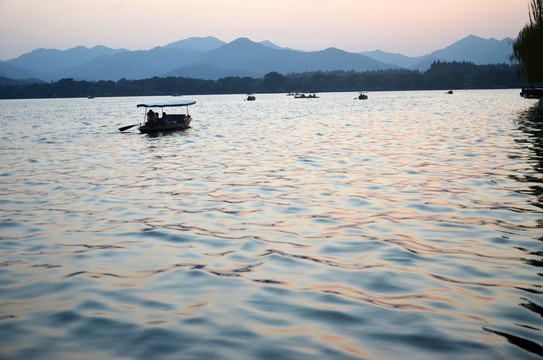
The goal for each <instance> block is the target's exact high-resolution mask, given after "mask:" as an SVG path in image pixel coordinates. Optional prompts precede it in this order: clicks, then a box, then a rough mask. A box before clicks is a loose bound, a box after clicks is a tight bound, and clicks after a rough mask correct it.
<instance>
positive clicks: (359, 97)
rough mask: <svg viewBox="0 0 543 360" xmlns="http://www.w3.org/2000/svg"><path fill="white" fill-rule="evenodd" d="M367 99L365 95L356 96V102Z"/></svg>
mask: <svg viewBox="0 0 543 360" xmlns="http://www.w3.org/2000/svg"><path fill="white" fill-rule="evenodd" d="M367 98H368V95H366V94H360V95H358V100H366V99H367Z"/></svg>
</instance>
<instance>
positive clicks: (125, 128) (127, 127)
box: [119, 124, 138, 131]
mask: <svg viewBox="0 0 543 360" xmlns="http://www.w3.org/2000/svg"><path fill="white" fill-rule="evenodd" d="M136 125H138V124H134V125H128V126H123V127H120V128H119V131H125V130H128V129H130V128H132V127H134V126H136Z"/></svg>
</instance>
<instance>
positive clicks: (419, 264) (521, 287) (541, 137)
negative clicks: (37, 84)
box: [0, 89, 543, 360]
mask: <svg viewBox="0 0 543 360" xmlns="http://www.w3.org/2000/svg"><path fill="white" fill-rule="evenodd" d="M319 95H320V98H319V99H306V100H300V99H294V98H293V97H289V96H286V95H285V94H266V95H262V94H257V95H256V101H254V102H247V101H244V99H245V97H246V96H245V95H224V96H218V95H214V96H186V97H182V98H181V99H185V98H189V99H194V100H196V101H197V103H196V105H194V106H192V107H190V112H191V115H192V116H193V122H192V128H191V129H189V130H187V131H185V132H176V133H171V134H167V135H163V136H149V135H142V134H139V132H138V131H137V128H132V129H130V130H128V131H126V132H125V133H121V132H119V131H118V130H117V129H118V128H119V127H121V126H124V125H130V124H134V123H137V122H138V121H142V120H143V116H144V110H143V109H141V108H136V104H138V103H142V102H151V101H170V100H175V98H172V97H147V98H143V97H142V98H96V99H43V100H14V101H0V126H1V132H0V151H1V161H0V195H1V196H0V202H1V209H0V334H1V335H0V358H2V359H400V358H401V359H436V358H440V359H493V360H495V359H539V358H540V357H541V356H543V347H542V346H543V319H542V318H543V296H542V294H543V281H542V280H543V278H542V277H543V131H542V130H543V121H542V119H541V117H538V116H537V115H536V114H535V107H534V106H535V105H536V101H535V100H526V99H522V98H521V97H520V96H519V90H517V89H514V90H495V91H472V90H469V91H455V93H454V94H453V95H446V94H445V92H444V91H434V92H432V91H430V92H376V93H369V94H368V95H369V99H368V100H364V101H359V100H353V99H354V98H355V97H356V96H357V95H358V94H357V93H322V94H319ZM169 112H172V113H173V110H170V111H169Z"/></svg>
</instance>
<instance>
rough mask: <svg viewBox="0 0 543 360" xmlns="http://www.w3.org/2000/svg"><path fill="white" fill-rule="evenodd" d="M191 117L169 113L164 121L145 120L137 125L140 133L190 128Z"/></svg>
mask: <svg viewBox="0 0 543 360" xmlns="http://www.w3.org/2000/svg"><path fill="white" fill-rule="evenodd" d="M191 120H192V118H191V117H190V115H189V116H183V115H170V116H169V117H168V118H167V119H165V121H159V122H154V123H150V122H146V123H145V124H143V125H141V126H140V127H139V131H140V132H141V133H142V134H155V133H163V132H170V131H182V130H187V129H188V128H190V121H191Z"/></svg>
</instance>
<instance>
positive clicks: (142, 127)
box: [119, 100, 196, 134]
mask: <svg viewBox="0 0 543 360" xmlns="http://www.w3.org/2000/svg"><path fill="white" fill-rule="evenodd" d="M194 104H196V101H194V100H179V101H169V102H162V103H150V104H138V105H137V107H143V108H145V115H144V116H145V117H144V119H145V120H144V122H143V124H134V125H128V126H123V127H120V128H119V131H125V130H128V129H130V128H132V127H134V126H138V125H139V126H138V129H139V131H140V132H141V133H142V134H153V133H161V132H169V131H177V130H186V129H188V128H189V127H190V122H191V120H192V117H191V116H190V114H189V108H188V107H189V106H190V105H194ZM180 106H186V107H187V111H186V114H167V113H166V112H165V111H164V108H165V107H180ZM155 107H158V108H160V109H161V110H162V114H161V116H160V117H159V115H158V113H156V112H154V111H153V110H152V109H149V111H147V109H148V108H155Z"/></svg>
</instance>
